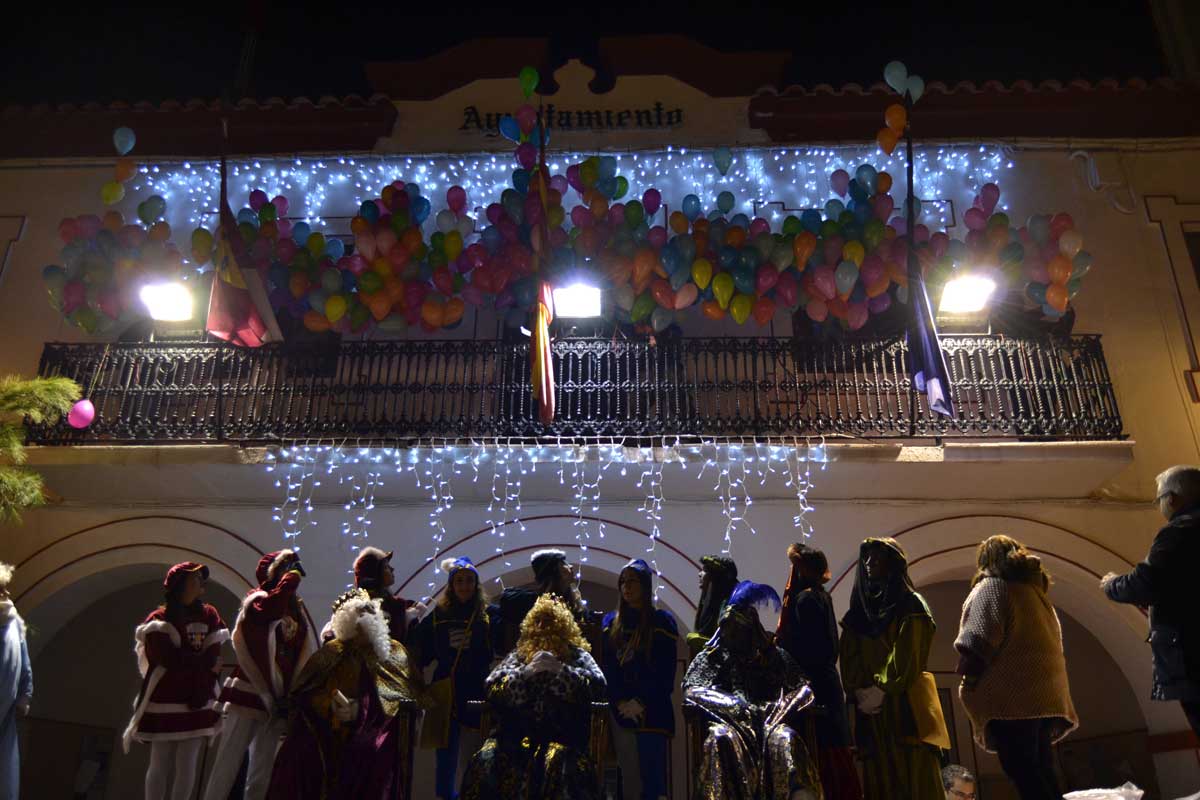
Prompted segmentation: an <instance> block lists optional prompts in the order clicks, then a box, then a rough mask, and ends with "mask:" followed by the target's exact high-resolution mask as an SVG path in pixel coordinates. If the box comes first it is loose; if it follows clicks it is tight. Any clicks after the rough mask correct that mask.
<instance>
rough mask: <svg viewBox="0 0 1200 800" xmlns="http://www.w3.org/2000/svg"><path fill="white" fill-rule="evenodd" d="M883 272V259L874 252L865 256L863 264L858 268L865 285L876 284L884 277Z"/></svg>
mask: <svg viewBox="0 0 1200 800" xmlns="http://www.w3.org/2000/svg"><path fill="white" fill-rule="evenodd" d="M883 274H884V266H883V259H881V258H880V257H879V256H877V255H875V254H874V253H871V254H869V255H868V256H867V257H866V258H864V259H863V262H862V266H860V267H859V268H858V276H859V278H861V279H862V284H863V286H874V285H875V284H876V283H878V282H879V281H880V280H881V279H882V278H883Z"/></svg>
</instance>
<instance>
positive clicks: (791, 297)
mask: <svg viewBox="0 0 1200 800" xmlns="http://www.w3.org/2000/svg"><path fill="white" fill-rule="evenodd" d="M799 291H800V287H799V286H798V285H797V283H796V275H795V273H793V272H792V271H791V270H788V271H787V272H785V273H783V274H782V275H780V276H779V282H778V283H776V284H775V296H776V297H777V298H779V302H781V303H783V304H784V305H785V306H788V307H791V306H794V305H796V299H797V295H798V293H799Z"/></svg>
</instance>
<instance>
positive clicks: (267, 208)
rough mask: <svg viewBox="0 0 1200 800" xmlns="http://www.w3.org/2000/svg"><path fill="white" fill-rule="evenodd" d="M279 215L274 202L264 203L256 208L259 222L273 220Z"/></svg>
mask: <svg viewBox="0 0 1200 800" xmlns="http://www.w3.org/2000/svg"><path fill="white" fill-rule="evenodd" d="M278 217H279V211H278V210H276V208H275V204H274V203H265V204H263V207H262V208H260V209H259V210H258V221H259V222H274V221H275V220H276V219H278Z"/></svg>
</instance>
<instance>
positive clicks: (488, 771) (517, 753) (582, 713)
mask: <svg viewBox="0 0 1200 800" xmlns="http://www.w3.org/2000/svg"><path fill="white" fill-rule="evenodd" d="M487 696H488V702H489V704H490V705H491V707H492V709H493V712H494V713H495V714H496V717H497V721H498V724H497V726H496V730H495V732H494V733H493V734H492V735H490V736H489V738H488V739H487V741H485V742H484V744H483V747H482V748H480V750H479V752H478V753H476V754H475V755H474V757H472V759H471V763H470V764H468V766H467V772H466V775H465V776H463V785H462V794H461V795H460V797H461V798H462V800H500V799H501V798H504V799H507V798H522V800H599V797H600V791H599V789H600V787H599V786H598V785H597V781H596V772H595V765H594V764H593V763H592V760H591V759H590V758H589V757H588V741H589V737H590V735H591V718H592V708H591V704H592V703H593V702H595V701H599V700H604V698H605V683H604V673H602V672H601V671H600V667H599V666H597V665H596V662H595V660H594V659H593V658H592V657H591V655H589V654H588V653H587V652H585V651H583V650H577V649H576V650H573V651H572V653H571V656H570V657H569V658H568V659H566V660H565V661H564V662H563V666H562V669H561V670H560V671H559V672H557V673H554V672H537V673H529V672H526V670H525V664H524V663H523V662H522V661H521V659H520V657H519V656H518V655H517V653H516V651H514V652H512V653H509V654H508V656H507V657H505V659H504V660H503V661H502V662H500V665H499V666H497V667H496V668H495V669H494V670H492V674H491V675H489V676H488V679H487Z"/></svg>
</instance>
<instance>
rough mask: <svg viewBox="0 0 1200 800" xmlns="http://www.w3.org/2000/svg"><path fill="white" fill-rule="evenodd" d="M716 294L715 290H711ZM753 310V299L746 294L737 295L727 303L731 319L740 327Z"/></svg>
mask: <svg viewBox="0 0 1200 800" xmlns="http://www.w3.org/2000/svg"><path fill="white" fill-rule="evenodd" d="M713 292H714V293H716V289H715V288H714V289H713ZM753 308H754V299H753V298H751V297H750V295H748V294H742V293H740V292H739V293H738V295H737V297H735V298H733V300H731V301H729V315H730V316H731V317H733V320H734V322H736V323H737V324H738V325H741V324H742V323H743V322H745V321H746V320H747V319H749V317H750V311H751V310H752V309H753Z"/></svg>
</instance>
